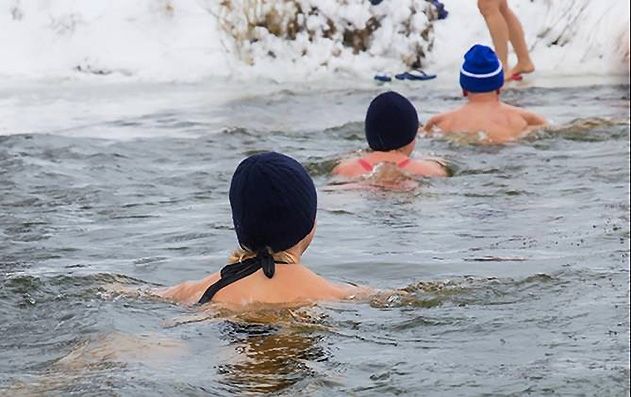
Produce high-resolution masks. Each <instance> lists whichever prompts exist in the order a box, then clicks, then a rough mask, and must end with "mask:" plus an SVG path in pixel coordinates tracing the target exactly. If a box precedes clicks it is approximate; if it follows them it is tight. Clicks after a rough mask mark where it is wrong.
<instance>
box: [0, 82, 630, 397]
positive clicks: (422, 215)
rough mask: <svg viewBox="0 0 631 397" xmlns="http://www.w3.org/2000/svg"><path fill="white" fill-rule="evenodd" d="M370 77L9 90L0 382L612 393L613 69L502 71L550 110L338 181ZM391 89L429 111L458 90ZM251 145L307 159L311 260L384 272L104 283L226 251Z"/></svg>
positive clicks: (618, 208) (623, 302) (29, 386)
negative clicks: (391, 175) (425, 177)
mask: <svg viewBox="0 0 631 397" xmlns="http://www.w3.org/2000/svg"><path fill="white" fill-rule="evenodd" d="M395 88H396V87H395ZM381 89H383V88H380V87H375V86H370V85H368V86H364V87H362V88H359V89H357V88H349V87H347V86H345V85H344V84H341V85H340V87H334V86H328V87H316V88H311V87H301V88H300V89H298V88H296V87H286V88H282V89H279V88H274V87H273V86H264V87H263V86H261V87H248V86H245V85H243V86H229V85H226V86H223V85H210V84H208V85H168V84H163V85H151V84H141V83H138V84H132V85H127V86H124V85H117V84H110V85H107V84H104V85H89V84H74V83H59V84H47V85H41V84H40V85H38V84H32V85H30V86H24V87H20V88H16V87H4V88H2V89H1V90H0V109H1V110H0V116H1V118H2V121H1V122H0V134H1V135H0V271H1V272H0V283H1V288H0V335H1V336H2V337H1V338H0V395H11V396H15V395H41V394H45V395H71V394H76V395H104V396H110V395H120V396H146V395H190V396H203V395H233V394H234V395H245V394H261V393H268V392H274V393H277V394H280V395H287V396H296V395H308V396H312V395H315V396H330V395H361V396H364V395H367V396H371V395H396V394H406V395H427V396H441V395H449V396H460V395H463V396H471V395H533V396H540V395H599V396H605V395H608V396H622V395H628V394H629V211H630V206H629V180H630V178H629V157H630V154H629V153H630V150H629V86H628V85H622V86H619V85H599V86H589V87H566V88H534V87H533V88H528V87H522V88H520V89H515V90H509V91H508V92H506V94H505V99H506V100H507V101H508V102H509V103H512V104H516V105H520V106H525V107H528V108H530V109H532V110H535V111H537V112H540V113H542V114H543V115H544V116H546V117H547V118H549V119H550V120H551V121H552V122H553V123H554V124H555V126H556V127H555V128H553V131H549V132H544V133H541V134H538V135H537V136H536V137H532V138H528V139H526V140H525V141H523V142H520V143H519V144H511V145H506V146H501V147H500V146H493V147H488V146H486V147H485V146H479V145H470V144H464V143H458V142H453V141H447V140H445V139H436V138H433V139H421V140H420V142H419V144H418V146H417V156H423V155H434V156H440V157H443V158H445V159H447V160H448V161H449V163H450V164H451V165H452V168H453V169H454V173H455V175H454V176H453V177H451V178H446V179H436V180H431V181H424V182H423V183H422V185H421V186H420V187H418V188H417V189H414V190H413V191H407V192H386V191H380V190H347V189H337V186H333V185H331V184H330V178H329V176H328V171H329V170H330V169H331V168H332V166H333V165H334V163H335V161H336V160H338V159H340V158H341V157H342V156H344V155H345V154H348V153H350V152H352V151H355V150H358V149H361V148H363V147H364V145H365V143H364V138H363V129H362V120H363V116H364V113H365V110H366V108H367V105H368V103H369V101H370V99H371V98H372V97H373V96H374V95H376V94H377V93H378V92H379V91H380V90H381ZM400 91H401V92H402V93H404V94H406V95H408V96H409V97H410V98H411V99H412V100H413V102H414V103H415V105H416V106H417V108H418V109H419V114H420V116H421V119H422V120H426V119H427V118H428V117H429V116H430V115H431V114H433V113H434V112H437V111H440V110H444V109H446V108H448V107H452V106H455V105H456V104H457V103H458V102H459V101H460V99H459V98H458V97H456V96H454V94H453V92H449V91H447V90H445V89H442V88H436V87H434V88H432V86H429V85H427V86H424V85H407V86H402V87H401V89H400ZM576 119H579V120H576ZM259 150H277V151H281V152H283V153H286V154H289V155H291V156H293V157H295V158H296V159H298V160H299V161H301V162H303V164H305V165H306V166H307V168H308V169H309V171H310V172H311V173H312V175H313V177H314V179H315V183H316V186H317V187H318V191H319V212H318V233H317V235H316V238H315V240H314V243H313V244H312V246H311V248H310V249H309V251H308V252H307V254H306V255H305V257H304V258H303V259H304V262H305V263H306V264H307V265H308V266H309V267H311V268H312V269H314V270H315V271H316V272H317V273H319V274H321V275H323V276H326V277H328V278H330V279H333V280H337V281H350V282H355V283H363V284H367V285H371V286H374V287H376V288H380V289H383V290H384V292H383V293H382V294H380V295H379V296H377V297H375V298H373V299H371V300H369V301H362V302H356V301H351V302H340V303H326V304H319V305H316V306H314V307H307V308H293V309H290V308H268V309H266V310H259V311H251V312H246V313H240V314H228V313H217V312H215V311H212V310H205V311H200V310H199V309H196V308H187V307H183V306H178V305H174V304H170V303H167V302H163V301H160V300H157V299H152V298H150V297H147V296H145V295H144V294H141V293H140V294H137V295H136V296H135V295H134V294H125V293H119V292H116V291H118V290H120V289H121V288H127V289H134V288H139V289H142V288H146V287H147V286H151V285H154V284H159V285H172V284H175V283H178V282H181V281H183V280H187V279H199V278H202V277H203V276H205V275H207V274H209V273H211V272H214V271H217V270H218V269H219V268H220V267H221V266H223V265H224V264H225V260H226V258H227V256H228V253H229V252H230V251H231V250H232V249H233V248H235V246H236V240H235V236H234V233H233V231H232V222H231V218H230V207H229V203H228V197H227V192H228V186H229V181H230V178H231V175H232V172H233V171H234V169H235V167H236V165H237V164H238V163H239V161H240V160H242V159H243V158H244V157H245V156H247V155H248V154H251V153H254V152H256V151H259Z"/></svg>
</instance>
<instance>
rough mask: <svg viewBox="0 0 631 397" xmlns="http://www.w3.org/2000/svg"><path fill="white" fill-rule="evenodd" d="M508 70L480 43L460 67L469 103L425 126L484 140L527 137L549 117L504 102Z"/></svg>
mask: <svg viewBox="0 0 631 397" xmlns="http://www.w3.org/2000/svg"><path fill="white" fill-rule="evenodd" d="M503 84H504V72H503V71H502V64H501V63H500V61H499V59H498V58H497V55H495V52H493V50H492V49H491V48H489V47H486V46H483V45H479V44H476V45H474V46H473V47H471V49H470V50H469V51H468V52H467V53H466V54H465V56H464V64H463V65H462V68H461V69H460V86H461V87H462V90H463V95H464V96H465V97H466V98H467V103H466V104H464V105H463V106H461V107H459V108H458V109H455V110H452V111H449V112H445V113H441V114H439V115H437V116H434V117H432V118H431V119H429V121H428V122H427V124H426V125H425V126H424V127H423V130H424V132H426V133H428V134H431V133H432V132H434V130H435V129H437V130H438V131H440V132H442V133H445V134H449V133H462V134H467V135H474V136H478V134H483V135H482V137H483V139H482V141H483V142H484V143H504V142H509V141H514V140H516V139H519V138H522V137H524V136H526V135H527V134H528V133H529V132H531V131H533V130H534V129H536V128H540V127H543V126H545V125H547V122H546V120H545V119H544V118H543V117H541V116H539V115H537V114H535V113H532V112H529V111H527V110H524V109H520V108H518V107H515V106H510V105H507V104H505V103H502V101H500V88H502V85H503Z"/></svg>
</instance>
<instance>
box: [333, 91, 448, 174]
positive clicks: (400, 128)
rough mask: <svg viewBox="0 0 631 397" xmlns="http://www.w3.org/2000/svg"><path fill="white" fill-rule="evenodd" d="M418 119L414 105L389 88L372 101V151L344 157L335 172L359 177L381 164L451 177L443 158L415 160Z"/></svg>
mask: <svg viewBox="0 0 631 397" xmlns="http://www.w3.org/2000/svg"><path fill="white" fill-rule="evenodd" d="M418 128H419V122H418V115H417V113H416V109H414V105H412V103H410V101H409V100H408V99H407V98H405V97H404V96H402V95H400V94H398V93H396V92H394V91H389V92H385V93H383V94H380V95H378V96H377V97H376V98H375V99H373V100H372V102H371V103H370V106H369V107H368V111H367V112H366V120H365V123H364V131H365V133H366V140H367V141H368V146H370V149H371V150H372V151H371V152H369V153H367V154H366V155H364V156H362V157H360V158H353V159H350V160H344V161H342V162H341V163H340V164H338V165H337V166H336V167H335V168H334V169H333V171H332V173H333V175H339V176H342V177H346V178H357V177H361V176H365V175H368V174H371V173H372V172H373V170H374V169H375V168H376V167H377V166H378V165H380V164H384V163H387V164H393V165H395V166H396V167H397V168H398V169H399V170H401V171H402V172H404V173H406V174H409V175H412V176H421V177H434V176H449V172H448V170H447V168H446V167H445V165H444V164H443V163H442V162H441V161H440V160H414V159H412V158H410V155H411V154H412V152H413V151H414V147H415V145H416V135H417V133H418Z"/></svg>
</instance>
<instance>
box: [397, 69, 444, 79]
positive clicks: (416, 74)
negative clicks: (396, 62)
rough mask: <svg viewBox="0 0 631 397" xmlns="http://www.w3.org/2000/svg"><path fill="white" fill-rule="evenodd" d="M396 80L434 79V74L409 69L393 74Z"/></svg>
mask: <svg viewBox="0 0 631 397" xmlns="http://www.w3.org/2000/svg"><path fill="white" fill-rule="evenodd" d="M394 77H395V78H396V79H397V80H418V81H425V80H431V79H435V78H436V75H435V74H427V73H425V72H424V71H423V70H420V69H418V70H411V71H409V72H403V73H399V74H397V75H395V76H394Z"/></svg>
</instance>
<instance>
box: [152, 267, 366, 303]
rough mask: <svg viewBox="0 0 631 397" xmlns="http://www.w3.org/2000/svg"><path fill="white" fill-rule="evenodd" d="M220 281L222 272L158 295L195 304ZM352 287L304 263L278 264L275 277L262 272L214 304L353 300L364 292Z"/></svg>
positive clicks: (226, 290)
mask: <svg viewBox="0 0 631 397" xmlns="http://www.w3.org/2000/svg"><path fill="white" fill-rule="evenodd" d="M218 280H219V273H214V274H211V275H210V276H207V277H206V278H204V279H202V280H200V281H189V282H184V283H181V284H178V285H175V286H173V287H169V288H165V289H162V290H159V291H156V294H157V295H159V296H161V297H163V298H167V299H171V300H174V301H176V302H180V303H184V304H189V305H192V304H195V303H197V302H198V301H199V299H200V297H201V296H202V295H203V294H204V291H206V289H207V288H208V287H209V286H210V285H212V284H213V283H215V282H216V281H218ZM363 290H364V289H363V288H360V287H354V286H352V285H345V284H337V283H332V282H330V281H327V280H326V279H324V278H323V277H320V276H318V275H317V274H315V273H314V272H312V271H311V270H309V269H307V268H306V267H304V266H302V265H300V264H290V265H285V264H277V265H276V272H275V274H274V277H272V278H271V279H270V278H267V277H266V276H265V275H264V274H263V271H262V270H258V271H257V272H256V273H254V274H252V275H250V276H248V277H245V278H243V279H241V280H238V281H236V282H234V283H232V284H230V285H228V286H226V287H225V288H223V289H221V290H220V291H219V292H217V294H216V295H215V296H214V297H213V302H218V303H225V304H229V305H247V304H251V303H269V304H275V303H290V302H312V301H318V300H339V299H345V298H349V297H351V296H352V295H355V294H357V293H358V292H360V291H363Z"/></svg>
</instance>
